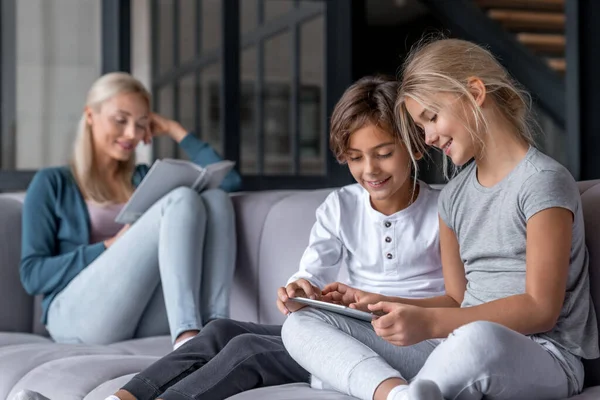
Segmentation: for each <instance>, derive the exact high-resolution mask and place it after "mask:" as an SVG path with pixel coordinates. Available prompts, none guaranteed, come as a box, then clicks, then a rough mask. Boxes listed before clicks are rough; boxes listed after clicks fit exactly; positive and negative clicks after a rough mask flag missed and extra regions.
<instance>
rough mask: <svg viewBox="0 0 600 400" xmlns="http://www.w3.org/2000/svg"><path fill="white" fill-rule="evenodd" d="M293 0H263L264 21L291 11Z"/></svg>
mask: <svg viewBox="0 0 600 400" xmlns="http://www.w3.org/2000/svg"><path fill="white" fill-rule="evenodd" d="M293 7H294V0H265V21H270V20H272V19H275V18H277V17H279V16H281V15H283V14H286V13H288V12H290V11H292V8H293Z"/></svg>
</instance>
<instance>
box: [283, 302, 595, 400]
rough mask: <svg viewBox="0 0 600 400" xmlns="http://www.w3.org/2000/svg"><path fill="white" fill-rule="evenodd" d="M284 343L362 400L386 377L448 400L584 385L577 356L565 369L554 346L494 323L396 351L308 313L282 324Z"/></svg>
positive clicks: (552, 392) (350, 326)
mask: <svg viewBox="0 0 600 400" xmlns="http://www.w3.org/2000/svg"><path fill="white" fill-rule="evenodd" d="M282 338H283V342H284V345H285V347H286V349H287V350H288V352H289V353H290V355H291V356H292V357H293V358H294V359H295V360H296V361H297V362H298V364H300V365H301V366H302V367H303V368H304V369H306V370H307V371H309V372H310V373H312V374H313V375H314V376H315V377H316V378H318V379H319V380H321V381H323V382H324V383H325V384H326V385H329V386H331V387H333V388H335V389H337V390H338V391H340V392H342V393H345V394H348V395H351V396H354V397H358V398H359V399H364V400H371V399H372V398H373V394H374V393H375V389H377V387H378V386H379V385H380V384H381V383H382V382H383V381H385V380H386V379H389V378H402V379H404V380H406V381H408V382H410V381H412V380H413V379H428V380H431V381H433V382H435V383H436V384H437V385H438V386H439V387H440V389H441V391H442V394H443V395H444V398H446V399H453V400H474V399H477V400H479V399H481V398H483V397H484V396H485V398H486V399H494V400H496V399H498V400H499V399H506V400H519V399H527V400H536V399H540V400H541V399H544V400H549V399H564V398H567V397H569V396H571V395H574V394H576V393H578V392H579V391H580V390H581V383H582V381H583V366H582V365H581V362H580V361H579V360H578V359H577V358H576V357H573V359H572V360H569V363H568V364H567V363H566V362H565V360H564V358H562V357H561V354H560V353H558V351H557V350H556V347H555V346H554V345H552V344H551V343H549V342H547V341H544V340H543V339H541V338H538V337H529V336H524V335H521V334H519V333H517V332H514V331H512V330H510V329H508V328H506V327H504V326H502V325H498V324H494V323H491V322H483V321H482V322H474V323H471V324H468V325H465V326H462V327H460V328H458V329H456V330H455V331H454V332H453V333H452V334H451V335H450V336H449V337H448V338H447V339H444V340H439V339H438V340H427V341H424V342H421V343H418V344H416V345H413V346H405V347H400V346H395V345H392V344H390V343H388V342H386V341H385V340H383V339H381V338H380V337H378V336H377V335H376V334H375V331H374V330H373V327H372V326H371V324H370V323H368V322H364V321H360V320H357V319H353V318H349V317H345V316H342V315H339V314H335V313H330V312H327V311H321V310H317V309H313V308H309V307H306V308H304V309H302V310H300V311H298V312H295V313H292V314H291V315H290V316H289V317H288V318H287V320H286V321H285V323H284V325H283V330H282ZM555 351H556V354H555ZM573 369H575V370H576V371H575V373H571V372H572V371H573ZM568 375H569V376H568ZM569 378H571V379H569Z"/></svg>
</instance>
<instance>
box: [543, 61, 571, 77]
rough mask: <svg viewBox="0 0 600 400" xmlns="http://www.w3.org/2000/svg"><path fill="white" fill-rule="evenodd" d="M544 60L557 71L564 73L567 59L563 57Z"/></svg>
mask: <svg viewBox="0 0 600 400" xmlns="http://www.w3.org/2000/svg"><path fill="white" fill-rule="evenodd" d="M546 62H547V63H548V65H549V66H550V68H552V69H553V70H555V71H557V72H560V73H563V74H564V73H565V72H566V71H567V61H566V60H565V59H564V58H547V59H546Z"/></svg>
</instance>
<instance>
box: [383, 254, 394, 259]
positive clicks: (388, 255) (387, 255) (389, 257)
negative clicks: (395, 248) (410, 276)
mask: <svg viewBox="0 0 600 400" xmlns="http://www.w3.org/2000/svg"><path fill="white" fill-rule="evenodd" d="M385 256H386V257H387V259H388V260H391V259H392V257H393V256H392V253H387V254H386V255H385Z"/></svg>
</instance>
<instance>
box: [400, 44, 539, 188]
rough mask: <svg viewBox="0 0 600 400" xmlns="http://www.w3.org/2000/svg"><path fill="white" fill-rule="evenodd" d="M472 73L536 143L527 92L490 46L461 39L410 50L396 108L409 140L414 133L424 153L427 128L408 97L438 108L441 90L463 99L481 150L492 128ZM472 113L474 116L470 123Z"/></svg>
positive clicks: (514, 124) (507, 116)
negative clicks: (477, 98) (472, 84)
mask: <svg viewBox="0 0 600 400" xmlns="http://www.w3.org/2000/svg"><path fill="white" fill-rule="evenodd" d="M472 78H478V79H480V80H481V81H482V82H483V84H484V85H485V89H486V98H487V99H491V100H492V101H493V103H494V105H495V107H496V110H497V111H499V113H500V115H501V116H502V117H503V118H504V119H505V120H506V121H508V123H509V124H510V125H512V127H513V128H514V130H515V131H516V132H518V135H519V136H520V137H521V138H522V139H523V140H524V141H525V142H527V143H529V144H530V145H534V132H535V129H534V127H535V126H536V124H535V122H534V120H533V118H532V114H531V96H530V95H529V93H528V92H527V91H526V90H524V89H523V88H522V87H521V85H520V84H519V83H518V82H517V81H516V80H514V79H513V78H512V77H511V76H510V75H509V73H508V72H507V71H506V69H505V68H504V67H503V66H502V65H501V64H500V63H499V62H498V60H496V58H495V57H494V56H493V55H492V54H491V53H490V52H489V51H488V50H486V49H484V48H482V47H481V46H478V45H476V44H474V43H471V42H468V41H465V40H459V39H437V40H433V41H429V42H426V41H423V42H422V43H420V44H418V45H417V46H416V47H415V48H414V49H413V50H411V52H410V53H409V55H408V57H407V59H406V61H405V62H404V65H403V67H402V72H401V80H400V82H401V83H400V89H399V91H398V99H397V103H396V107H395V110H396V114H397V120H398V123H399V124H400V129H399V131H400V132H401V134H402V135H406V136H407V138H406V139H405V140H408V138H413V139H412V142H414V143H419V144H421V145H422V146H423V147H422V148H420V149H419V150H421V151H422V152H423V154H425V148H424V142H423V140H422V138H423V132H422V130H421V129H419V128H418V127H417V126H416V124H415V123H414V121H413V120H412V118H411V117H410V115H409V113H408V110H407V109H406V105H405V102H404V101H405V99H406V98H411V99H413V100H414V101H416V102H417V103H419V104H421V105H422V106H423V107H425V108H426V109H429V110H431V111H432V112H434V113H439V112H440V110H441V109H442V108H443V106H444V105H443V104H442V103H441V102H439V101H438V100H436V98H439V96H438V95H439V94H440V93H448V94H452V95H456V96H457V97H458V98H461V99H463V101H462V105H463V115H458V117H459V118H461V119H462V121H463V122H464V125H465V127H466V129H467V130H468V132H469V133H470V134H471V137H472V139H473V141H474V142H476V143H478V144H479V148H480V151H482V152H483V151H484V147H483V135H485V134H487V133H488V121H487V120H486V118H485V116H484V115H483V112H482V110H481V108H480V107H479V106H478V105H477V102H476V101H475V98H474V97H473V96H472V94H471V93H470V91H469V81H470V80H471V79H472ZM469 117H470V118H469ZM468 119H471V121H472V122H471V123H467V121H468ZM416 137H419V138H421V140H417V139H416ZM443 160H444V174H445V175H446V174H447V164H448V161H447V158H446V157H444V158H443ZM446 177H448V176H447V175H446Z"/></svg>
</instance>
